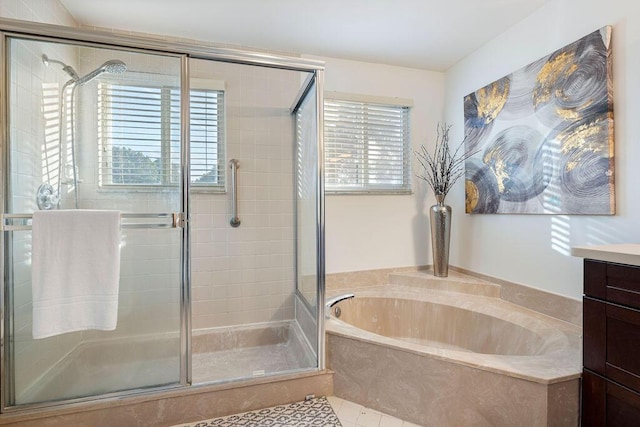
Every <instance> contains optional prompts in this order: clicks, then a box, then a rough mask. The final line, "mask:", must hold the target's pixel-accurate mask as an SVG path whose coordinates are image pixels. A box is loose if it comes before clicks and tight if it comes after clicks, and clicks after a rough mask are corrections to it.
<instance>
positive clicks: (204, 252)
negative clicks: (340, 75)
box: [192, 60, 302, 329]
mask: <svg viewBox="0 0 640 427" xmlns="http://www.w3.org/2000/svg"><path fill="white" fill-rule="evenodd" d="M192 70H193V76H194V77H197V78H208V79H213V80H218V81H224V84H225V88H226V89H225V101H226V108H227V111H226V120H227V126H226V132H227V134H226V141H227V143H226V147H227V160H230V159H238V160H239V161H240V168H239V169H238V200H239V201H238V211H239V216H240V219H241V221H242V224H241V225H240V227H238V228H232V227H231V226H230V225H229V219H230V218H231V194H230V192H229V191H228V192H227V193H226V194H205V193H196V194H194V195H193V198H192V212H193V229H192V230H193V233H192V236H193V239H192V254H193V258H192V259H193V264H192V290H193V307H192V314H193V327H194V329H201V328H211V327H218V326H229V325H239V324H247V323H257V322H270V321H279V320H286V319H293V317H294V309H293V295H294V291H295V289H294V286H295V285H294V247H295V245H294V225H295V223H294V201H293V199H294V186H293V179H294V177H293V152H294V151H293V150H294V124H293V117H292V116H291V114H290V112H289V109H290V107H291V105H292V104H293V102H294V100H295V97H296V94H297V92H298V90H299V88H300V85H301V81H302V78H301V77H302V76H301V74H300V73H296V72H291V71H283V70H274V69H269V68H260V67H252V66H247V65H238V64H225V63H216V62H211V61H199V60H198V61H194V62H192ZM227 173H229V169H228V165H227ZM227 181H230V179H229V176H228V175H227ZM228 188H230V187H229V186H228Z"/></svg>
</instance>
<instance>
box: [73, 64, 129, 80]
mask: <svg viewBox="0 0 640 427" xmlns="http://www.w3.org/2000/svg"><path fill="white" fill-rule="evenodd" d="M125 71H127V64H125V63H124V62H122V61H120V60H119V59H111V60H109V61H107V62H105V63H104V64H102V65H101V66H100V67H98V68H96V69H95V70H93V71H92V72H90V73H89V74H87V75H85V76H82V77H80V78H78V79H76V81H75V83H76V85H84V84H87V83H89V82H90V81H91V80H93V79H95V78H96V77H98V76H99V75H101V74H104V73H109V74H122V73H124V72H125Z"/></svg>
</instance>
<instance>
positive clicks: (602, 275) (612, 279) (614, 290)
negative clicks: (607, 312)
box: [584, 259, 640, 309]
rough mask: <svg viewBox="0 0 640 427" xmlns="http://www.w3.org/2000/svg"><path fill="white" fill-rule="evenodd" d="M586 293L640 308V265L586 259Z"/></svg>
mask: <svg viewBox="0 0 640 427" xmlns="http://www.w3.org/2000/svg"><path fill="white" fill-rule="evenodd" d="M584 294H585V295H587V296H589V297H593V298H597V299H601V300H605V301H610V302H614V303H616V304H621V305H625V306H629V307H633V308H637V309H640V267H636V266H631V265H622V264H607V263H605V262H602V261H594V260H590V259H588V260H585V261H584Z"/></svg>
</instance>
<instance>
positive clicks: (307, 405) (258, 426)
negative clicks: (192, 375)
mask: <svg viewBox="0 0 640 427" xmlns="http://www.w3.org/2000/svg"><path fill="white" fill-rule="evenodd" d="M174 427H342V425H341V424H340V421H338V417H337V416H336V414H335V412H333V409H332V408H331V405H330V404H329V402H328V401H327V399H326V398H324V397H319V398H315V399H310V400H305V401H304V402H296V403H291V404H289V405H281V406H274V407H273V408H267V409H260V410H257V411H251V412H245V413H242V414H236V415H229V416H227V417H222V418H213V419H210V420H204V421H198V422H196V423H189V424H180V425H179V426H174Z"/></svg>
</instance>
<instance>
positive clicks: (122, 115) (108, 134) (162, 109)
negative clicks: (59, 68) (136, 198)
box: [98, 82, 225, 189]
mask: <svg viewBox="0 0 640 427" xmlns="http://www.w3.org/2000/svg"><path fill="white" fill-rule="evenodd" d="M190 98H191V102H190V110H191V120H190V130H191V138H190V139H191V146H190V151H191V159H190V160H191V170H190V179H191V183H192V185H194V186H213V187H219V188H220V189H224V173H225V168H224V167H223V163H224V151H223V150H224V144H223V141H224V138H223V129H224V127H223V117H224V114H223V106H224V92H223V91H220V90H209V89H192V90H191V92H190ZM98 125H99V129H100V131H99V135H98V139H99V144H100V148H101V149H100V159H99V161H100V163H99V164H100V178H101V184H102V185H106V186H176V185H178V184H179V177H180V91H179V90H178V89H176V88H174V87H169V86H153V85H142V84H139V83H135V84H127V83H120V82H117V83H114V82H100V83H99V85H98Z"/></svg>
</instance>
